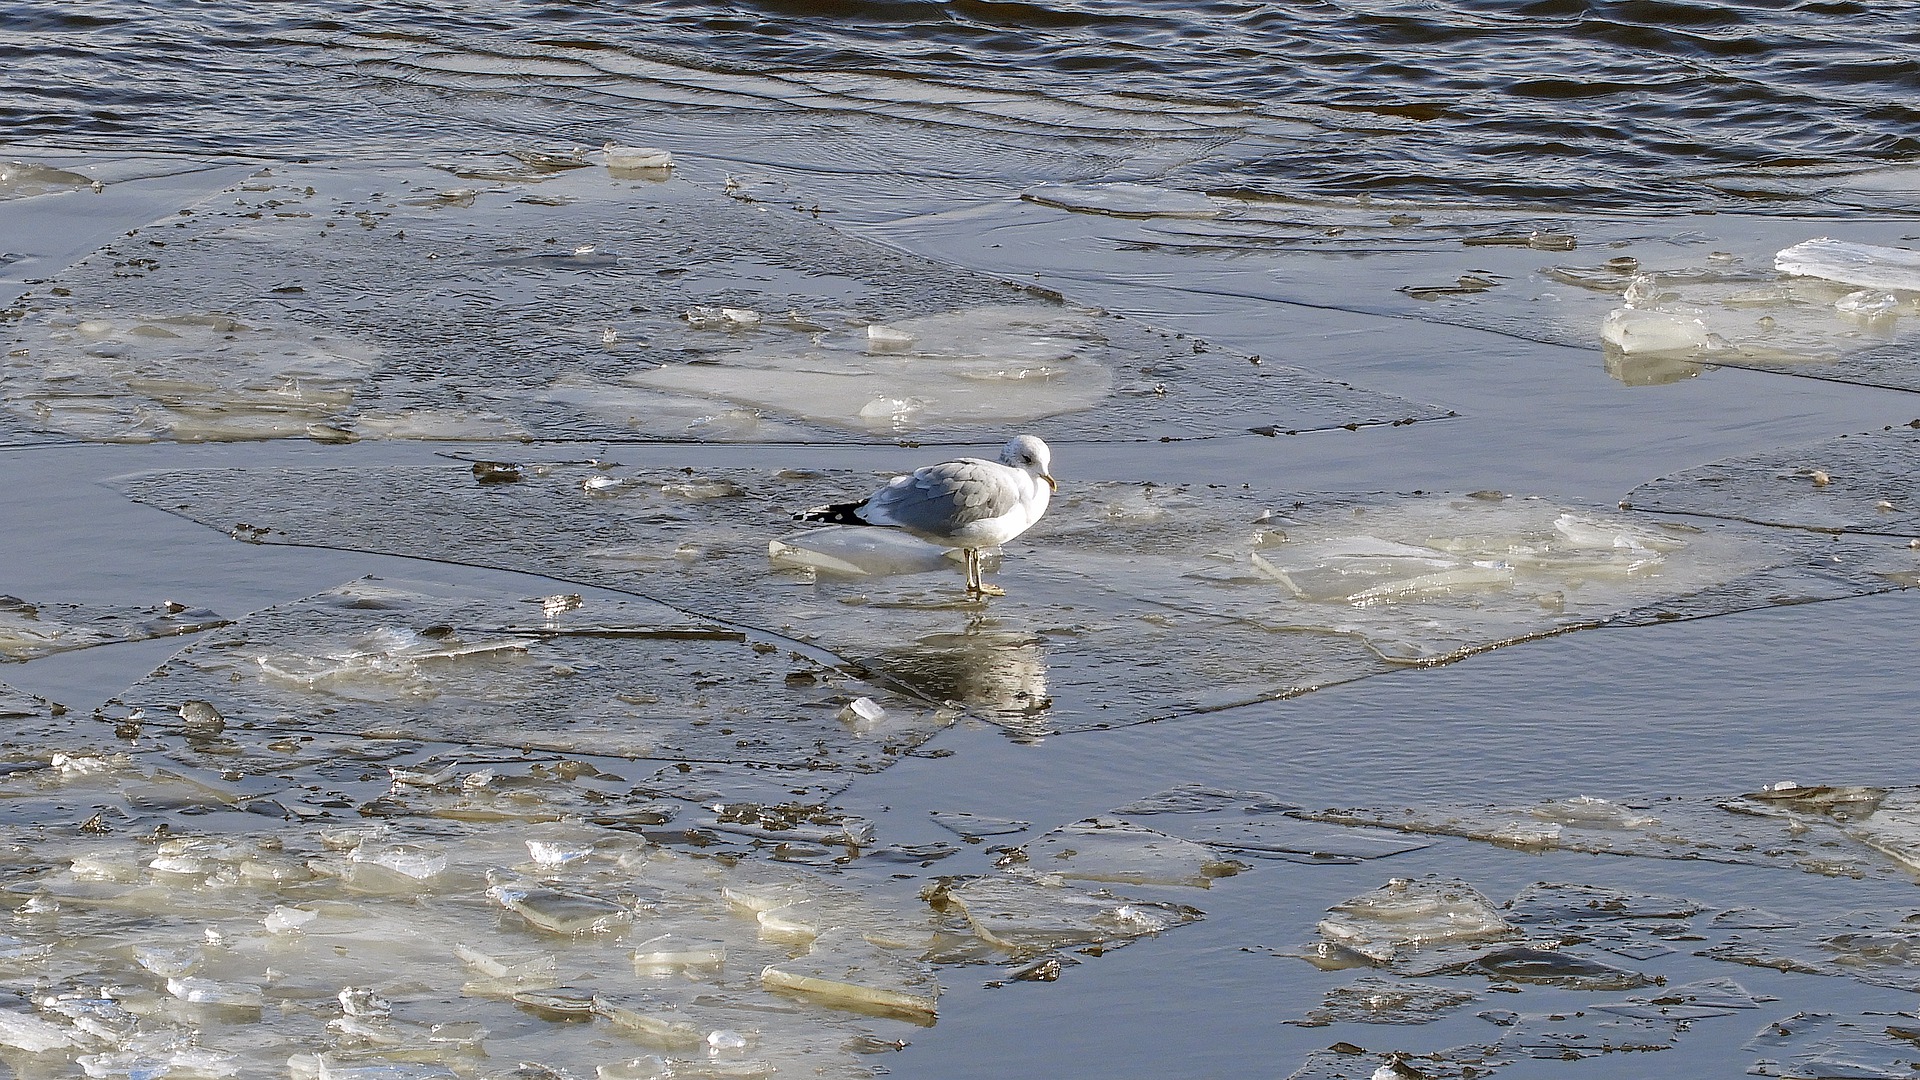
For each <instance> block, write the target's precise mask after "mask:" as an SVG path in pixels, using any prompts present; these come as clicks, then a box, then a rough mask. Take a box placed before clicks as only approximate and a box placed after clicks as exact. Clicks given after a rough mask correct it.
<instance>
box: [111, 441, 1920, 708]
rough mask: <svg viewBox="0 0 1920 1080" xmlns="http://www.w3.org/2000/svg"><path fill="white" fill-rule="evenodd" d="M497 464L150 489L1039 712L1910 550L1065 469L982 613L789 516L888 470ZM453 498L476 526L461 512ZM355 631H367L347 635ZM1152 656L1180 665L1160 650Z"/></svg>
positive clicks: (1611, 517)
mask: <svg viewBox="0 0 1920 1080" xmlns="http://www.w3.org/2000/svg"><path fill="white" fill-rule="evenodd" d="M488 468H489V470H492V471H490V472H489V473H488V475H486V476H478V477H476V476H475V475H473V474H471V473H470V472H469V469H468V467H466V466H462V465H458V464H453V465H448V466H446V467H444V468H377V467H376V468H359V469H312V470H300V471H297V472H281V473H275V474H274V479H273V481H272V482H271V483H267V482H263V480H262V478H260V477H257V476H252V475H249V474H245V473H233V472H224V471H205V472H192V473H173V474H154V475H148V476H143V477H138V478H133V479H131V480H129V481H128V482H127V488H128V490H129V492H130V493H131V494H133V495H134V497H135V498H137V499H140V500H142V501H148V502H152V503H153V504H155V505H157V506H161V507H164V508H166V509H168V510H170V511H172V512H174V513H178V514H182V515H185V516H189V517H192V518H194V519H196V520H200V521H203V522H206V523H208V524H210V525H214V526H216V527H220V528H227V527H230V525H231V523H232V522H235V521H244V522H248V523H250V526H251V528H252V529H253V530H255V531H254V532H253V533H251V534H250V537H249V538H254V539H259V540H262V541H264V542H283V541H284V542H295V543H324V544H328V545H331V546H347V547H354V548H359V549H364V550H371V551H382V552H391V553H395V554H406V555H409V556H415V557H418V556H421V555H423V554H425V555H430V556H431V557H436V558H442V559H447V560H451V561H455V562H465V563H475V564H480V565H489V566H495V567H500V568H503V569H513V570H527V571H534V572H540V573H548V574H562V575H565V576H567V577H569V578H571V579H572V580H576V581H581V582H589V583H593V584H597V585H602V586H606V587H611V588H616V589H621V590H627V591H632V592H639V593H643V594H644V595H647V596H650V597H654V598H656V599H658V600H662V601H666V602H668V603H671V604H673V605H675V606H676V607H679V608H681V609H684V610H691V611H702V610H704V611H721V610H724V611H726V612H728V613H729V618H730V619H732V620H734V621H736V622H739V623H743V624H747V625H754V626H760V627H769V628H772V627H779V628H781V631H780V632H781V633H782V634H785V635H787V636H791V637H795V638H798V639H800V640H804V641H807V642H810V643H811V644H813V645H815V646H817V647H819V648H821V649H824V650H827V651H828V652H830V653H831V654H833V655H834V656H837V657H838V658H840V660H842V661H844V662H847V663H849V664H853V665H857V666H862V667H865V668H867V669H868V670H872V671H875V672H878V673H883V674H885V675H886V676H888V677H890V678H892V679H894V680H896V682H897V684H899V685H905V686H908V687H912V688H913V689H915V690H917V691H918V692H919V693H920V694H922V695H923V696H925V697H927V698H930V699H932V700H934V701H952V702H954V703H955V704H957V705H958V706H960V707H969V708H973V709H975V710H977V711H978V712H980V713H981V714H982V715H985V716H987V717H988V718H990V719H993V720H995V721H996V722H1000V723H1004V724H1006V725H1007V726H1008V727H1009V728H1012V729H1015V730H1019V731H1031V730H1048V729H1054V730H1059V729H1071V728H1077V727H1086V726H1099V725H1106V724H1111V723H1113V722H1115V718H1116V717H1122V718H1125V720H1129V721H1130V720H1141V719H1152V718H1160V717H1165V716H1168V715H1175V714H1178V713H1182V712H1192V711H1200V710H1206V709H1214V708H1220V707H1223V706H1229V705H1235V704H1243V703H1246V702H1249V701H1255V700H1261V699H1264V698H1273V697H1285V696H1289V695H1292V694H1297V693H1300V692H1303V691H1305V690H1310V689H1313V688H1316V687H1319V686H1325V685H1329V684H1332V683H1336V682H1343V681H1347V680H1350V679H1353V678H1358V677H1362V676H1365V675H1371V674H1378V673H1381V672H1385V671H1389V670H1393V669H1395V668H1398V667H1403V666H1407V665H1424V664H1435V663H1444V662H1447V661H1450V660H1454V659H1458V658H1460V657H1463V656H1467V655H1471V654H1473V653H1475V652H1479V651H1483V650H1486V649H1490V648H1494V647H1496V646H1499V645H1503V644H1510V643H1513V642H1519V641H1525V640H1529V639H1532V638H1537V637H1541V636H1545V635H1549V634H1557V633H1563V632H1566V631H1569V630H1576V629H1581V628H1585V627H1593V626H1601V625H1632V624H1636V623H1650V622H1659V621H1665V620H1668V619H1672V618H1677V617H1698V616H1702V615H1711V614H1718V613H1723V612H1728V611H1736V610H1744V609H1748V608H1753V607H1762V606H1768V605H1771V604H1775V603H1781V602H1786V601H1788V600H1809V599H1819V598H1824V597H1831V596H1839V595H1849V594H1860V593H1868V592H1875V591H1884V590H1890V589H1894V588H1897V587H1898V586H1899V585H1900V584H1901V579H1900V578H1899V577H1898V573H1899V572H1900V571H1901V570H1902V569H1910V564H1911V562H1912V559H1911V556H1910V553H1909V552H1906V551H1904V550H1901V551H1894V550H1893V549H1892V548H1890V547H1874V546H1871V545H1867V544H1866V543H1865V541H1861V542H1859V543H1856V544H1841V545H1835V544H1834V543H1833V542H1832V541H1830V540H1826V539H1817V538H1814V537H1811V536H1799V535H1796V534H1788V533H1757V532H1752V531H1745V530H1739V529H1732V528H1722V527H1701V526H1696V525H1691V524H1687V523H1683V522H1673V521H1668V520H1664V519H1662V518H1656V517H1652V516H1649V515H1638V514H1624V513H1622V512H1620V511H1617V510H1614V511H1603V510H1597V509H1591V508H1585V507H1574V506H1567V505H1563V504H1559V503H1555V502H1553V501H1549V500H1545V499H1533V498H1523V497H1515V496H1504V495H1499V494H1497V493H1490V492H1482V493H1474V494H1471V495H1462V496H1444V495H1414V496H1347V495H1327V496H1304V497H1303V496H1300V495H1297V494H1292V495H1288V496H1287V497H1286V498H1285V499H1284V501H1283V500H1282V498H1281V497H1280V493H1272V492H1262V491H1254V490H1250V489H1249V490H1241V491H1214V490H1211V489H1204V488H1188V487H1173V486H1163V485H1153V484H1120V483H1100V484H1076V483H1074V482H1073V481H1072V480H1071V479H1070V478H1069V479H1068V480H1066V481H1065V489H1064V490H1063V491H1062V492H1061V494H1060V496H1059V497H1058V500H1057V503H1056V505H1055V507H1054V508H1053V510H1052V511H1051V512H1050V513H1049V515H1048V517H1047V518H1046V519H1045V520H1043V521H1042V522H1041V523H1040V525H1038V526H1037V527H1036V528H1035V529H1034V530H1033V531H1032V533H1030V534H1029V536H1030V542H1029V538H1028V537H1023V538H1022V543H1021V545H1020V547H1019V549H1018V550H1017V551H1015V552H1010V553H1008V555H1007V556H1006V557H1004V558H1000V559H999V561H998V562H997V563H995V562H993V561H991V560H992V559H993V558H994V556H990V557H989V558H990V562H989V568H990V569H993V568H994V567H996V566H997V567H998V572H999V573H1000V574H1002V575H1005V576H1008V579H1009V581H1010V582H1017V586H1016V587H1014V588H1011V589H1010V592H1011V594H1012V595H1010V596H1009V597H1006V598H1004V599H1001V600H996V601H995V602H994V604H993V607H992V613H993V616H994V618H993V620H992V621H991V622H990V623H982V622H980V621H979V620H977V619H975V618H974V617H973V616H974V614H975V612H976V610H977V605H970V604H967V603H963V602H960V601H959V600H958V599H956V597H955V595H954V590H953V589H952V588H950V587H948V586H946V585H945V584H943V583H942V582H941V581H939V580H934V578H935V577H936V575H940V574H944V573H953V574H958V572H959V569H960V568H959V566H958V564H956V563H954V562H953V561H952V560H950V559H947V558H946V557H945V556H944V553H942V552H940V551H939V550H938V549H934V548H932V547H930V546H928V545H922V544H918V542H916V541H911V539H910V538H902V537H891V538H886V540H885V542H884V543H882V542H881V540H880V539H878V538H872V537H868V536H866V535H865V534H864V533H861V532H858V531H853V530H847V529H842V528H832V527H830V528H825V529H812V530H799V531H796V530H794V529H793V528H792V526H791V522H790V520H789V519H790V517H791V515H792V514H793V513H794V512H795V511H797V510H799V509H803V508H805V507H808V506H814V505H819V504H820V503H822V502H826V501H830V500H831V499H832V498H833V497H835V496H838V495H843V494H844V493H845V492H846V491H848V490H862V489H871V487H872V485H873V482H874V477H872V476H869V475H859V474H832V473H825V472H811V471H800V470H777V471H767V470H713V469H703V470H697V471H692V472H689V471H686V470H677V469H657V468H655V469H636V468H628V467H622V466H618V465H614V464H611V463H606V462H601V463H597V464H594V465H575V464H562V463H555V464H543V463H539V462H530V463H524V464H522V463H492V464H488ZM496 474H498V475H500V476H504V477H507V478H510V479H509V481H508V482H502V481H497V480H495V479H493V478H494V476H495V475H496ZM279 491H285V492H298V493H299V496H300V497H299V498H297V499H295V498H290V497H289V498H279V497H276V496H275V495H273V494H272V493H273V492H279ZM449 520H459V521H464V522H468V523H470V525H471V527H470V528H468V529H462V530H459V531H449V530H446V529H444V528H443V527H442V523H443V522H445V521H449ZM461 640H462V641H466V640H467V639H466V638H465V637H462V638H461ZM316 644H318V643H316ZM343 647H344V648H345V649H346V651H347V652H348V653H351V652H352V651H353V650H354V649H355V648H361V647H364V643H363V644H362V645H361V646H355V645H353V644H352V643H351V642H341V643H336V644H335V645H333V646H332V647H331V649H332V650H334V651H338V650H339V649H341V648H343ZM417 647H420V648H425V647H427V646H426V645H420V646H417ZM315 655H323V654H320V653H316V654H315ZM513 655H514V654H513V653H512V652H507V653H503V654H501V655H500V656H498V657H496V658H495V660H493V661H490V662H492V663H503V664H511V663H514V662H515V661H514V660H513ZM1142 656H1156V657H1162V658H1164V660H1165V663H1163V664H1160V665H1157V666H1150V667H1142V666H1141V665H1140V664H1138V663H1137V660H1138V658H1139V657H1142ZM481 661H482V658H480V657H474V658H471V659H470V661H468V662H469V663H476V664H477V663H481ZM519 662H521V663H530V664H534V666H537V661H532V660H522V661H519ZM450 670H458V669H450ZM421 674H422V676H423V677H426V676H430V675H432V674H433V673H432V672H431V671H428V670H426V669H422V671H421ZM422 685H425V684H422ZM384 692H397V689H396V687H394V686H391V685H389V686H387V687H386V689H385V691H384ZM853 696H854V697H857V696H859V695H853ZM209 700H215V699H211V698H209ZM851 700H852V697H849V698H848V699H847V702H848V703H850V702H851ZM216 703H217V701H216ZM1116 708H1118V709H1119V710H1120V711H1118V712H1116V711H1114V710H1115V709H1116ZM888 712H889V715H891V712H892V710H891V709H889V710H888ZM551 737H552V736H550V738H551Z"/></svg>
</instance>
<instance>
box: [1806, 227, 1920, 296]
mask: <svg viewBox="0 0 1920 1080" xmlns="http://www.w3.org/2000/svg"><path fill="white" fill-rule="evenodd" d="M1773 265H1774V268H1775V269H1777V270H1779V271H1780V272H1781V273H1783V274H1798V275H1800V276H1802V277H1817V278H1825V279H1826V280H1828V281H1838V282H1840V283H1841V284H1843V285H1857V286H1859V287H1861V288H1863V289H1903V290H1908V291H1920V251H1915V250H1913V249H1912V248H1897V247H1881V246H1879V245H1877V244H1856V243H1852V242H1850V241H1846V240H1835V239H1833V238H1831V237H1826V236H1822V237H1820V238H1818V239H1815V240H1808V241H1806V242H1804V243H1799V244H1795V245H1793V246H1792V247H1790V248H1787V249H1785V250H1783V251H1781V252H1780V253H1779V254H1777V255H1775V256H1774V257H1773Z"/></svg>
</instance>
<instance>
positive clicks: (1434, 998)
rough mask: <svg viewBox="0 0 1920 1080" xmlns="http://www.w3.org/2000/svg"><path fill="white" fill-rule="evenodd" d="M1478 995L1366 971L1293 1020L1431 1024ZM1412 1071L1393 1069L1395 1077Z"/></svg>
mask: <svg viewBox="0 0 1920 1080" xmlns="http://www.w3.org/2000/svg"><path fill="white" fill-rule="evenodd" d="M1476 996H1477V995H1475V994H1473V993H1470V992H1468V991H1465V990H1454V989H1451V988H1448V987H1444V986H1435V985H1433V984H1431V983H1419V982H1413V981H1411V980H1406V979H1385V978H1381V977H1380V976H1378V975H1365V976H1362V977H1361V978H1359V979H1356V980H1355V981H1354V982H1352V983H1350V984H1348V985H1346V986H1336V987H1334V988H1333V989H1331V990H1328V991H1327V996H1326V1004H1324V1005H1322V1006H1321V1007H1320V1008H1317V1009H1314V1010H1313V1011H1312V1012H1309V1013H1308V1014H1307V1015H1306V1017H1305V1018H1303V1019H1300V1020H1295V1021H1291V1022H1292V1023H1295V1024H1299V1025H1300V1026H1301V1027H1325V1026H1326V1025H1328V1024H1343V1023H1351V1024H1431V1023H1433V1022H1434V1021H1436V1020H1438V1019H1440V1014H1441V1013H1443V1012H1446V1011H1447V1010H1448V1009H1454V1008H1458V1007H1460V1006H1462V1005H1465V1004H1467V1003H1468V1002H1470V1001H1472V1000H1474V998H1475V997H1476ZM1405 1075H1408V1074H1405V1073H1402V1072H1398V1071H1391V1072H1389V1076H1390V1077H1391V1078H1392V1080H1400V1078H1401V1077H1402V1076H1405Z"/></svg>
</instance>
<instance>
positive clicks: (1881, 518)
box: [1626, 428, 1920, 569]
mask: <svg viewBox="0 0 1920 1080" xmlns="http://www.w3.org/2000/svg"><path fill="white" fill-rule="evenodd" d="M1917 464H1920V430H1914V429H1911V428H1901V429H1895V430H1892V431H1877V432H1865V433H1858V434H1853V435H1847V436H1843V437H1841V438H1837V439H1830V440H1827V441H1826V442H1820V443H1813V444H1810V445H1806V446H1794V447H1788V448H1786V449H1782V450H1769V451H1763V452H1761V453H1758V454H1753V455H1749V456H1747V457H1741V458H1730V459H1728V460H1725V461H1716V462H1714V463H1712V464H1710V465H1701V466H1698V467H1695V468H1691V469H1686V470H1684V471H1681V472H1677V473H1674V474H1672V475H1671V476H1665V477H1661V478H1660V479H1658V480H1653V481H1649V482H1648V483H1645V484H1642V485H1640V486H1639V487H1637V488H1635V489H1633V491H1631V492H1629V493H1628V495H1627V498H1626V502H1627V503H1628V504H1629V505H1631V506H1632V507H1633V508H1634V509H1636V510H1645V511H1652V512H1655V513H1661V514H1685V515H1688V516H1693V517H1712V518H1724V519H1730V520H1735V521H1748V522H1754V523H1756V524H1762V525H1776V526H1782V527H1787V528H1796V529H1807V530H1812V531H1817V532H1822V533H1835V532H1845V533H1861V534H1868V535H1874V536H1893V537H1903V538H1908V539H1920V479H1916V477H1920V468H1916V465H1917ZM1911 568H1912V567H1911V566H1910V567H1909V569H1911Z"/></svg>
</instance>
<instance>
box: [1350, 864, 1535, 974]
mask: <svg viewBox="0 0 1920 1080" xmlns="http://www.w3.org/2000/svg"><path fill="white" fill-rule="evenodd" d="M1319 931H1320V936H1321V938H1322V939H1324V941H1325V942H1326V943H1327V944H1328V945H1331V946H1334V947H1336V948H1338V949H1342V950H1345V951H1348V952H1353V953H1358V954H1359V955H1361V956H1363V957H1366V958H1367V959H1368V960H1371V961H1373V962H1375V963H1382V964H1384V963H1391V962H1392V961H1393V960H1395V959H1396V958H1398V957H1399V956H1400V955H1401V954H1402V953H1404V952H1406V951H1409V950H1413V949H1420V948H1424V947H1427V946H1431V945H1440V944H1449V943H1453V942H1465V941H1488V940H1493V939H1496V938H1505V937H1514V936H1516V935H1517V934H1518V933H1519V931H1518V930H1517V929H1516V928H1515V927H1514V926H1513V924H1511V923H1509V922H1507V921H1506V920H1505V919H1503V918H1501V916H1500V913H1499V912H1498V911H1496V910H1495V909H1494V907H1493V905H1492V904H1490V903H1488V902H1487V900H1486V898H1485V897H1483V896H1481V895H1480V894H1479V893H1478V892H1476V891H1475V890H1474V888H1473V887H1472V886H1471V885H1467V884H1466V883H1464V882H1459V881H1438V880H1433V879H1418V880H1413V879H1408V878H1394V879H1393V880H1391V881H1389V882H1387V883H1386V884H1385V885H1383V886H1381V887H1380V888H1378V889H1376V890H1374V891H1373V892H1370V893H1363V894H1361V895H1359V896H1356V897H1354V898H1353V899H1351V900H1347V901H1345V902H1343V903H1340V904H1336V905H1334V906H1333V907H1331V908H1329V909H1328V916H1327V917H1326V918H1325V919H1322V920H1320V925H1319Z"/></svg>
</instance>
